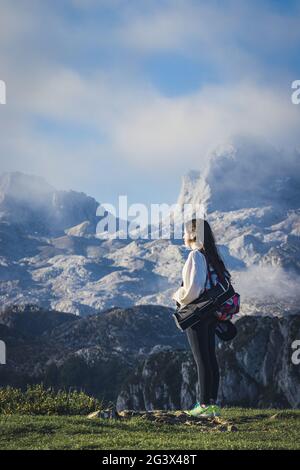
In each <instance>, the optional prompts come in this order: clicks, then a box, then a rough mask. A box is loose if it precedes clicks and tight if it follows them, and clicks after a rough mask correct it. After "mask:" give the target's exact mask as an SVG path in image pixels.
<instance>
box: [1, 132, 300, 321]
mask: <svg viewBox="0 0 300 470" xmlns="http://www.w3.org/2000/svg"><path fill="white" fill-rule="evenodd" d="M209 161H210V165H209V166H208V167H206V168H203V169H202V170H201V171H198V170H192V171H190V172H188V173H187V174H186V175H184V177H183V180H182V187H181V190H180V194H179V196H178V201H177V202H178V203H179V206H180V205H181V206H182V205H184V204H185V203H191V204H201V205H202V206H203V208H204V210H205V212H206V213H207V219H208V221H209V222H210V223H211V225H212V228H213V230H214V233H215V236H216V240H217V243H218V246H219V249H220V252H221V254H222V256H223V258H224V260H225V263H226V265H227V267H228V268H229V270H230V271H231V273H232V276H233V284H234V286H235V287H236V289H237V290H238V291H239V292H240V293H241V295H242V309H241V311H242V313H246V314H250V313H254V312H256V313H268V314H274V315H282V314H284V313H294V312H295V309H296V308H297V305H298V301H299V295H298V293H297V292H298V285H299V274H300V244H299V234H300V209H299V196H300V194H299V191H300V171H299V152H297V151H294V152H284V151H282V150H277V149H274V148H273V147H272V146H270V145H269V144H266V143H265V142H262V141H258V140H257V139H250V138H239V139H235V140H233V142H231V143H230V144H228V145H223V146H220V147H219V148H217V150H215V151H214V152H213V153H212V155H211V158H210V159H209ZM100 203H101V201H100V202H97V201H96V200H95V199H94V198H92V197H90V196H87V195H85V194H84V193H78V192H76V191H57V190H56V189H55V188H52V187H51V186H50V185H48V184H47V182H46V181H44V180H43V179H42V178H39V177H36V176H31V175H25V174H22V173H20V172H15V173H6V174H3V175H2V176H1V177H0V281H1V284H0V296H1V305H0V307H1V309H3V308H5V307H7V306H9V305H13V304H37V305H39V306H42V307H44V308H51V309H54V310H57V311H63V312H69V313H73V314H77V315H83V316H84V315H89V314H93V313H95V312H97V311H99V310H103V309H107V308H112V307H122V308H126V307H130V306H132V305H138V304H150V303H151V304H157V305H165V306H169V307H174V302H173V301H172V299H171V297H172V293H173V292H174V290H175V289H176V288H177V287H178V286H179V285H180V280H181V269H182V265H183V263H184V261H185V259H186V257H187V256H188V250H186V249H185V248H184V247H183V245H182V242H181V241H180V240H172V239H171V240H169V239H136V240H133V239H131V238H128V239H113V238H111V239H104V238H99V237H98V236H96V226H97V223H98V221H99V219H100V218H99V217H98V216H96V211H97V208H98V206H99V204H100Z"/></svg>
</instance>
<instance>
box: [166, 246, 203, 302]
mask: <svg viewBox="0 0 300 470" xmlns="http://www.w3.org/2000/svg"><path fill="white" fill-rule="evenodd" d="M206 274H207V263H206V259H205V256H204V255H203V254H202V253H201V252H200V251H199V250H198V249H197V248H194V249H192V250H191V252H190V253H189V256H188V258H187V260H186V262H185V264H184V266H183V269H182V280H183V286H182V287H179V289H177V291H176V292H175V293H174V294H173V296H172V299H173V300H176V301H177V302H178V303H179V304H180V305H187V304H189V303H190V302H192V301H193V300H195V299H197V297H199V295H200V294H201V293H202V292H203V291H204V286H205V280H206Z"/></svg>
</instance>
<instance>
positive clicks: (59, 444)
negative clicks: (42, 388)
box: [0, 408, 300, 450]
mask: <svg viewBox="0 0 300 470" xmlns="http://www.w3.org/2000/svg"><path fill="white" fill-rule="evenodd" d="M276 413H278V415H277V417H275V418H272V416H274V415H275V414H276ZM223 417H224V418H225V419H230V421H231V422H233V424H234V425H235V426H236V427H237V429H238V430H237V431H236V432H221V431H215V430H212V431H207V432H200V431H199V429H197V427H196V426H187V425H183V424H182V425H166V424H158V423H154V422H149V421H145V420H143V419H141V418H139V417H136V418H132V419H128V420H124V421H121V422H120V421H115V420H107V419H95V420H88V419H87V418H86V417H83V416H32V415H31V416H29V415H2V416H1V415H0V449H106V450H115V449H120V450H125V449H131V450H132V449H143V450H150V449H153V450H170V449H171V450H175V449H184V450H188V449H194V450H195V449H199V450H200V449H300V411H299V410H298V411H295V410H287V411H282V410H281V411H278V410H254V409H240V408H230V409H226V410H224V412H223Z"/></svg>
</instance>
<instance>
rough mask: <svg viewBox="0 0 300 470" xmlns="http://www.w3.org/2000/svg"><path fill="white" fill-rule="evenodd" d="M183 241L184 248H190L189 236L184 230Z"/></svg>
mask: <svg viewBox="0 0 300 470" xmlns="http://www.w3.org/2000/svg"><path fill="white" fill-rule="evenodd" d="M183 241H184V244H185V246H186V247H189V246H190V236H189V234H188V233H187V231H186V230H185V231H184V235H183Z"/></svg>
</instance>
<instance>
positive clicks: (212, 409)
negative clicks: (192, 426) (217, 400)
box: [185, 402, 221, 418]
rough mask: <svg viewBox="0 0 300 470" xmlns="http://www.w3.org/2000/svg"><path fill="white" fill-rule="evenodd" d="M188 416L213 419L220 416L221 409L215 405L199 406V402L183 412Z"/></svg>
mask: <svg viewBox="0 0 300 470" xmlns="http://www.w3.org/2000/svg"><path fill="white" fill-rule="evenodd" d="M185 413H187V414H188V415H190V416H196V417H200V418H214V417H215V416H220V414H221V409H220V407H219V406H217V405H207V406H206V405H200V403H199V402H197V403H196V404H195V406H194V407H193V408H192V409H191V410H188V411H185Z"/></svg>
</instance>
